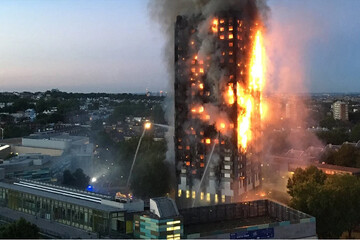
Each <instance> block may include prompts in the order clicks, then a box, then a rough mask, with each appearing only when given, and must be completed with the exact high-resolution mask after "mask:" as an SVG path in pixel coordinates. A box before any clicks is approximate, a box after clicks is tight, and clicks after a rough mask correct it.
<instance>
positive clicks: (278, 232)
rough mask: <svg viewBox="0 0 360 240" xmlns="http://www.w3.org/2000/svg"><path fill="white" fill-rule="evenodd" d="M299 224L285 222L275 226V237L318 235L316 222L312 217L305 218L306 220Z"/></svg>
mask: <svg viewBox="0 0 360 240" xmlns="http://www.w3.org/2000/svg"><path fill="white" fill-rule="evenodd" d="M305 220H306V221H308V222H300V223H298V224H290V222H289V223H288V224H285V225H283V226H278V227H276V228H274V234H275V236H274V238H276V239H286V238H307V237H315V236H316V222H315V220H311V219H304V221H305ZM283 224H284V223H283Z"/></svg>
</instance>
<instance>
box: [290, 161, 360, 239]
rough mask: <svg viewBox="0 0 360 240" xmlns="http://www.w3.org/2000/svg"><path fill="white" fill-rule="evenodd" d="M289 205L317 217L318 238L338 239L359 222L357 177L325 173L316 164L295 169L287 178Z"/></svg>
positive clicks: (359, 194)
mask: <svg viewBox="0 0 360 240" xmlns="http://www.w3.org/2000/svg"><path fill="white" fill-rule="evenodd" d="M288 193H289V194H290V196H291V197H292V199H291V202H290V206H292V207H294V208H296V209H298V210H300V211H303V212H305V213H308V214H310V215H312V216H314V217H316V224H317V226H316V227H317V233H318V236H319V237H320V238H339V237H340V236H341V234H342V233H343V232H344V231H349V234H350V235H351V231H352V229H354V228H355V227H356V226H358V225H359V224H360V216H359V214H358V212H359V211H360V205H359V204H358V203H359V201H360V180H359V179H358V178H356V177H355V176H351V175H333V176H326V175H325V174H324V173H323V172H322V171H320V170H318V169H317V168H316V167H313V166H312V167H309V168H307V169H305V170H302V169H297V170H296V171H295V173H294V175H293V177H292V178H290V179H289V181H288Z"/></svg>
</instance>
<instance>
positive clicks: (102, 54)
mask: <svg viewBox="0 0 360 240" xmlns="http://www.w3.org/2000/svg"><path fill="white" fill-rule="evenodd" d="M150 1H151V0H150ZM147 3H148V1H147V0H131V1H125V0H105V1H104V0H103V1H100V0H97V1H93V0H82V1H81V0H76V1H74V0H61V1H55V0H49V1H46V0H37V1H35V0H2V1H1V3H0V39H1V41H0V86H1V87H0V91H13V90H15V91H23V90H30V91H39V90H40V91H42V90H47V89H52V88H59V89H60V90H64V91H74V92H144V91H145V89H146V88H148V89H149V90H151V91H158V90H166V86H167V74H166V69H165V64H164V62H163V60H162V47H163V44H164V39H163V35H161V32H160V29H159V27H158V26H157V25H156V24H155V23H154V22H152V21H151V20H150V18H149V16H148V10H147ZM269 5H270V7H271V15H270V17H269V23H268V26H269V30H268V31H269V33H270V34H271V31H277V34H279V29H282V28H283V27H284V29H285V28H286V29H287V31H284V33H281V34H282V36H281V38H282V39H285V40H286V42H288V43H294V44H293V45H290V47H291V48H297V49H299V51H300V52H301V54H298V55H300V56H298V57H300V58H301V63H302V69H301V71H302V74H303V75H302V78H303V81H304V82H305V83H306V87H307V88H308V89H309V90H310V91H311V92H339V91H343V92H348V91H351V92H360V44H359V43H360V15H359V14H358V12H359V10H360V1H358V0H313V1H309V0H299V1H295V0H291V1H289V0H273V1H269ZM275 26H276V27H275ZM295 43H297V44H295ZM283 50H284V49H283ZM283 50H282V51H283ZM275 52H276V51H275ZM281 62H282V64H286V61H281ZM297 71H300V69H297ZM275 77H276V76H275Z"/></svg>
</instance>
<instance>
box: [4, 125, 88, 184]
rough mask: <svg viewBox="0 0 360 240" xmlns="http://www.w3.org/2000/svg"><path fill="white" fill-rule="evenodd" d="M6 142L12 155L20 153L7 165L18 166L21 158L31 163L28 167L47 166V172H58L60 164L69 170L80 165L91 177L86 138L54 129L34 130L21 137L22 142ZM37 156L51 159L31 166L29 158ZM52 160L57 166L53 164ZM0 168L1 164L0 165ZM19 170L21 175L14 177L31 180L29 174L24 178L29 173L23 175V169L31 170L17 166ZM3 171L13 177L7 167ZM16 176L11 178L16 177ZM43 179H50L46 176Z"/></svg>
mask: <svg viewBox="0 0 360 240" xmlns="http://www.w3.org/2000/svg"><path fill="white" fill-rule="evenodd" d="M6 142H7V140H5V141H4V143H6ZM8 144H9V145H10V147H11V152H13V153H14V154H15V155H19V157H17V158H14V159H10V160H9V164H10V163H11V164H10V165H14V166H21V165H22V164H24V161H25V162H27V161H28V162H29V163H27V164H28V165H26V166H32V167H31V168H36V170H38V169H45V168H47V167H49V168H48V169H47V173H46V174H47V175H48V174H50V173H52V174H55V173H60V172H59V171H60V170H62V169H63V167H68V168H71V169H77V168H81V169H83V171H84V173H85V174H87V175H89V176H91V175H92V173H93V155H94V154H93V151H94V145H93V144H92V143H90V141H89V138H88V137H83V136H72V135H69V134H65V133H53V132H51V133H37V134H31V135H30V136H27V137H23V138H22V139H21V142H19V141H16V142H12V143H10V142H9V143H8ZM0 150H1V148H0ZM7 151H8V150H7ZM39 156H40V158H46V159H48V158H49V159H50V161H46V160H45V161H42V163H41V164H40V165H37V166H35V165H34V166H33V164H32V163H31V162H32V160H31V159H33V158H34V157H35V158H39ZM30 158H31V159H30ZM55 162H56V164H55V165H56V167H54V165H53V163H55ZM4 163H5V162H4ZM57 163H59V164H60V163H61V164H60V165H61V166H60V165H57ZM3 166H4V165H3ZM1 167H2V165H0V168H1ZM56 169H58V171H55V170H56ZM20 170H21V174H20V172H19V174H20V175H17V174H15V175H16V177H23V178H28V179H34V178H32V177H26V176H28V175H26V176H23V175H22V173H23V172H26V171H28V170H30V169H29V168H25V169H19V171H20ZM32 170H35V169H32ZM54 171H55V172H54ZM5 172H6V176H8V177H12V176H13V175H11V174H10V172H9V170H6V171H5ZM8 173H9V174H10V175H9V174H8ZM28 174H32V172H28ZM15 175H14V176H13V177H15ZM46 178H47V179H49V177H46ZM35 179H37V178H35Z"/></svg>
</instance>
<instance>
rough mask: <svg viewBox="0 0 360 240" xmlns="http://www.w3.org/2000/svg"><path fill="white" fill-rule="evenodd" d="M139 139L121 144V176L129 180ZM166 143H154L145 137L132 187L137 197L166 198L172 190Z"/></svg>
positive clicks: (133, 175) (134, 172) (131, 183)
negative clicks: (166, 158) (166, 159)
mask: <svg viewBox="0 0 360 240" xmlns="http://www.w3.org/2000/svg"><path fill="white" fill-rule="evenodd" d="M138 141H139V139H138V138H134V139H131V140H130V141H126V142H121V143H120V144H119V146H118V150H119V155H118V156H119V157H118V159H119V164H118V165H119V166H121V169H122V170H123V172H122V173H121V175H124V176H125V179H127V177H128V174H129V170H130V167H131V164H132V160H133V157H134V153H135V150H136V146H137V144H138ZM166 150H167V148H166V142H165V141H157V142H156V141H154V140H153V138H152V137H150V136H145V137H144V139H143V141H142V143H141V146H140V149H139V153H138V156H137V159H136V163H135V166H134V169H133V174H132V177H131V180H130V187H131V190H132V192H133V194H134V195H135V196H136V197H141V198H148V197H156V196H164V195H166V193H169V192H170V189H171V174H170V169H171V168H172V166H170V164H169V163H167V162H166V161H165V154H166Z"/></svg>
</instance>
